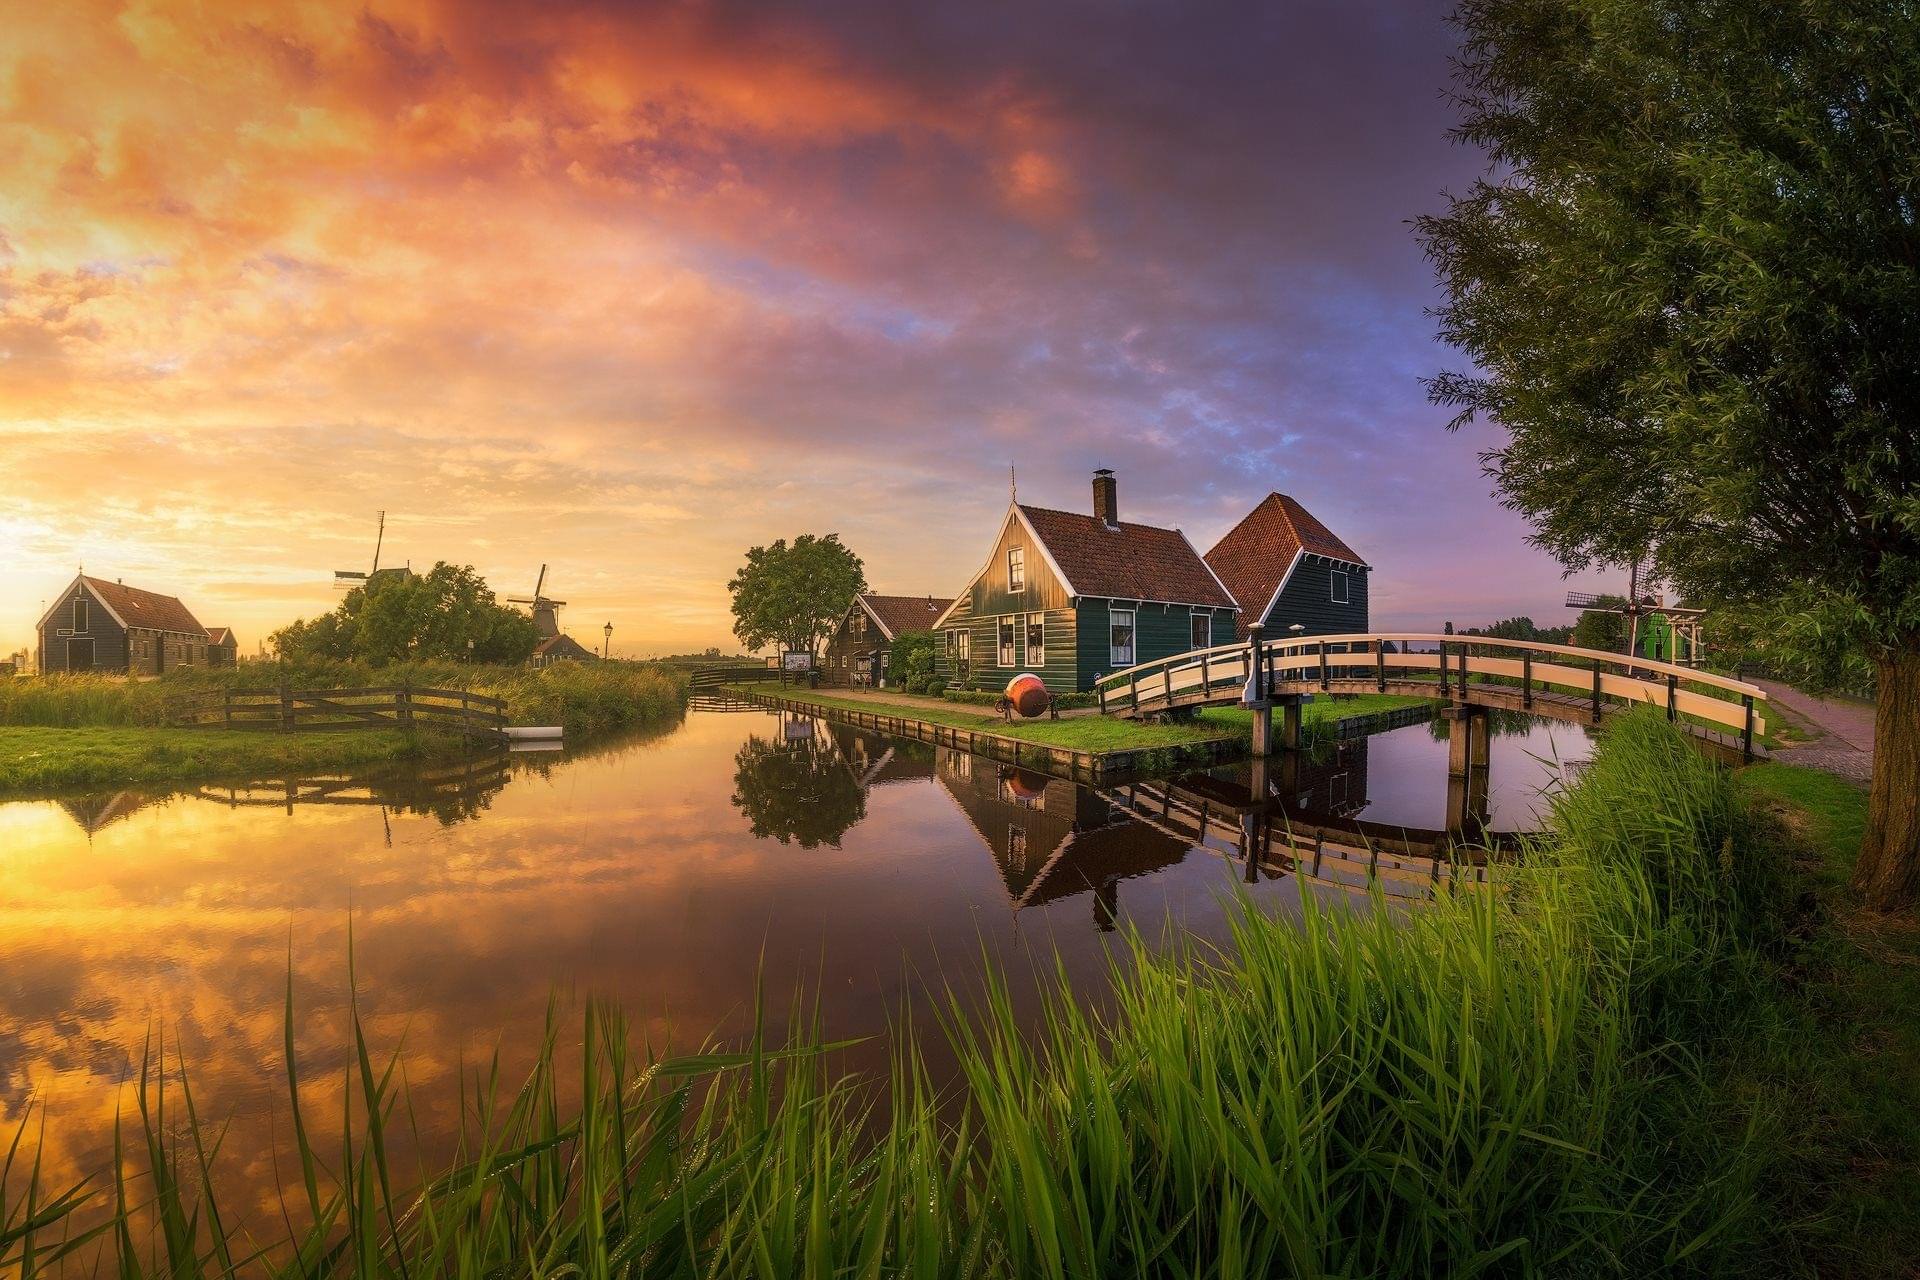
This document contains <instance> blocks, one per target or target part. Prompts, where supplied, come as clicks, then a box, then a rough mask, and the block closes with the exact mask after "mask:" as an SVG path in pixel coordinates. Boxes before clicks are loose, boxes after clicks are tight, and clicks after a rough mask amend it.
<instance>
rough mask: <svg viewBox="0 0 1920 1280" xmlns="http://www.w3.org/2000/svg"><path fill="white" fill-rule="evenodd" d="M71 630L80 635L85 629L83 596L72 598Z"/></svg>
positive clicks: (84, 599)
mask: <svg viewBox="0 0 1920 1280" xmlns="http://www.w3.org/2000/svg"><path fill="white" fill-rule="evenodd" d="M73 629H74V630H75V631H79V632H82V633H84V632H85V631H86V629H87V598H86V597H85V596H75V597H74V598H73Z"/></svg>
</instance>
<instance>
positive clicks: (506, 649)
mask: <svg viewBox="0 0 1920 1280" xmlns="http://www.w3.org/2000/svg"><path fill="white" fill-rule="evenodd" d="M539 641H540V633H539V631H538V629H537V628H536V627H535V626H534V623H533V619H532V618H530V617H528V616H527V615H526V614H524V613H521V612H520V611H519V610H517V609H513V608H510V607H508V606H507V605H503V604H501V603H500V602H499V601H498V599H497V598H496V597H495V596H494V594H493V591H492V590H491V589H490V588H489V587H488V586H487V584H486V580H485V579H483V578H482V577H481V576H480V575H479V574H478V573H476V572H475V571H474V569H473V567H472V566H471V565H451V564H447V563H446V562H445V561H442V562H441V563H439V564H436V565H434V566H433V568H432V570H431V571H429V572H427V573H424V574H410V573H393V574H388V573H382V574H380V575H379V576H378V577H375V578H373V579H371V580H370V581H368V582H367V583H366V585H364V586H359V587H355V588H354V589H353V590H351V591H349V592H347V595H346V598H345V599H343V600H342V601H341V602H340V605H339V607H338V608H336V609H335V610H334V611H333V612H332V613H327V614H322V615H321V616H320V617H318V618H313V619H308V620H303V621H299V622H294V623H291V624H289V625H288V626H285V627H282V628H281V629H280V630H278V631H276V632H274V633H273V635H271V636H270V637H268V642H269V643H270V644H271V645H272V646H273V650H274V652H275V653H276V654H278V655H279V656H280V657H281V658H282V659H284V660H286V661H291V662H310V661H335V662H364V663H370V664H372V665H374V666H384V665H387V664H390V663H395V662H463V661H472V662H479V663H517V662H525V661H526V660H527V659H528V658H529V657H530V656H532V654H533V647H534V645H536V644H538V643H539Z"/></svg>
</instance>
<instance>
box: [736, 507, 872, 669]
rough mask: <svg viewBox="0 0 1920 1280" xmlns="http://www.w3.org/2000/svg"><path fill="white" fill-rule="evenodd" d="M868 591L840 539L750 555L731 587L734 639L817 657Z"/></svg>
mask: <svg viewBox="0 0 1920 1280" xmlns="http://www.w3.org/2000/svg"><path fill="white" fill-rule="evenodd" d="M866 589H867V575H866V571H865V569H864V568H863V566H862V565H861V562H860V557H859V556H856V555H855V554H853V552H852V551H850V550H848V549H847V548H846V547H845V546H844V545H843V544H842V543H841V541H840V535H839V534H837V533H829V534H828V535H826V536H825V537H824V538H822V537H816V536H815V535H813V534H811V533H803V534H801V535H800V536H799V537H797V538H795V539H794V540H793V544H792V545H791V546H789V545H788V544H787V540H786V539H785V538H781V539H780V540H779V541H777V542H775V543H773V544H772V545H770V546H765V547H752V548H750V549H749V550H748V551H747V562H746V564H744V565H742V566H741V567H740V569H739V570H738V571H737V572H736V573H735V574H734V575H733V578H732V580H731V581H730V582H728V583H727V590H728V592H730V593H731V594H732V596H733V602H732V606H731V607H732V610H733V634H734V635H736V636H738V637H739V639H740V643H741V644H743V645H745V646H746V647H747V648H749V649H761V648H764V647H766V646H767V645H770V644H778V645H779V646H780V647H781V648H783V649H787V650H795V651H800V650H804V651H805V652H807V653H817V651H818V650H819V647H820V642H821V641H823V640H825V639H826V638H827V636H829V635H830V634H832V632H833V628H834V624H836V623H837V622H839V621H840V618H841V616H842V615H843V614H845V613H846V611H847V606H848V605H849V604H851V603H852V602H853V597H854V596H855V595H857V594H859V593H860V592H862V591H865V590H866Z"/></svg>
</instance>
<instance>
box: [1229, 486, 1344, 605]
mask: <svg viewBox="0 0 1920 1280" xmlns="http://www.w3.org/2000/svg"><path fill="white" fill-rule="evenodd" d="M1207 564H1208V565H1210V566H1211V567H1212V569H1213V571H1214V573H1216V574H1218V575H1219V576H1220V580H1221V581H1222V582H1224V583H1226V584H1227V586H1228V587H1230V588H1232V590H1233V594H1234V596H1235V597H1236V598H1237V599H1238V600H1239V601H1240V605H1241V613H1240V619H1239V623H1238V625H1237V626H1236V627H1235V631H1234V634H1235V635H1236V636H1237V637H1238V638H1240V639H1243V640H1244V639H1245V638H1246V635H1247V628H1248V627H1249V626H1250V625H1252V624H1253V623H1255V622H1258V623H1262V624H1263V625H1264V626H1265V628H1266V635H1267V638H1268V639H1275V638H1279V639H1284V638H1285V637H1286V636H1288V635H1289V634H1300V635H1310V636H1311V635H1340V634H1342V633H1345V632H1354V631H1365V630H1367V574H1368V573H1369V572H1370V566H1369V565H1368V564H1367V563H1366V561H1364V560H1362V559H1361V558H1360V557H1359V555H1358V554H1356V553H1355V552H1354V550H1353V548H1351V547H1349V546H1348V545H1347V544H1346V543H1344V542H1342V541H1341V540H1340V539H1339V538H1338V537H1336V536H1334V533H1333V531H1332V530H1331V529H1329V528H1327V526H1326V525H1324V524H1321V523H1320V521H1318V520H1316V519H1315V518H1314V516H1313V513H1311V512H1310V511H1308V510H1307V509H1306V508H1305V507H1303V506H1301V505H1300V504H1299V503H1298V502H1296V501H1294V500H1293V499H1292V498H1290V497H1288V496H1287V495H1286V494H1284V493H1270V494H1268V495H1267V496H1266V497H1265V498H1263V499H1261V501H1260V505H1258V506H1256V507H1255V508H1254V509H1253V510H1252V511H1250V512H1248V513H1247V517H1246V519H1244V520H1242V521H1241V522H1240V523H1239V524H1237V525H1235V526H1233V528H1232V529H1231V530H1229V531H1228V532H1227V536H1226V537H1224V538H1222V539H1220V541H1219V543H1218V544H1217V545H1216V546H1215V547H1214V548H1213V550H1211V551H1209V552H1207ZM1295 624H1298V625H1299V626H1300V628H1301V630H1300V631H1299V632H1298V633H1295V632H1293V631H1292V628H1293V627H1294V625H1295Z"/></svg>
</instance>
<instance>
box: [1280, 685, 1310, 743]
mask: <svg viewBox="0 0 1920 1280" xmlns="http://www.w3.org/2000/svg"><path fill="white" fill-rule="evenodd" d="M1274 701H1275V702H1276V703H1278V704H1279V706H1280V717H1281V719H1280V749H1281V750H1282V751H1298V750H1299V749H1300V707H1301V704H1302V703H1303V702H1304V701H1305V699H1304V698H1302V697H1301V695H1299V694H1297V693H1287V694H1282V695H1281V696H1280V697H1278V698H1275V699H1274Z"/></svg>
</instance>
